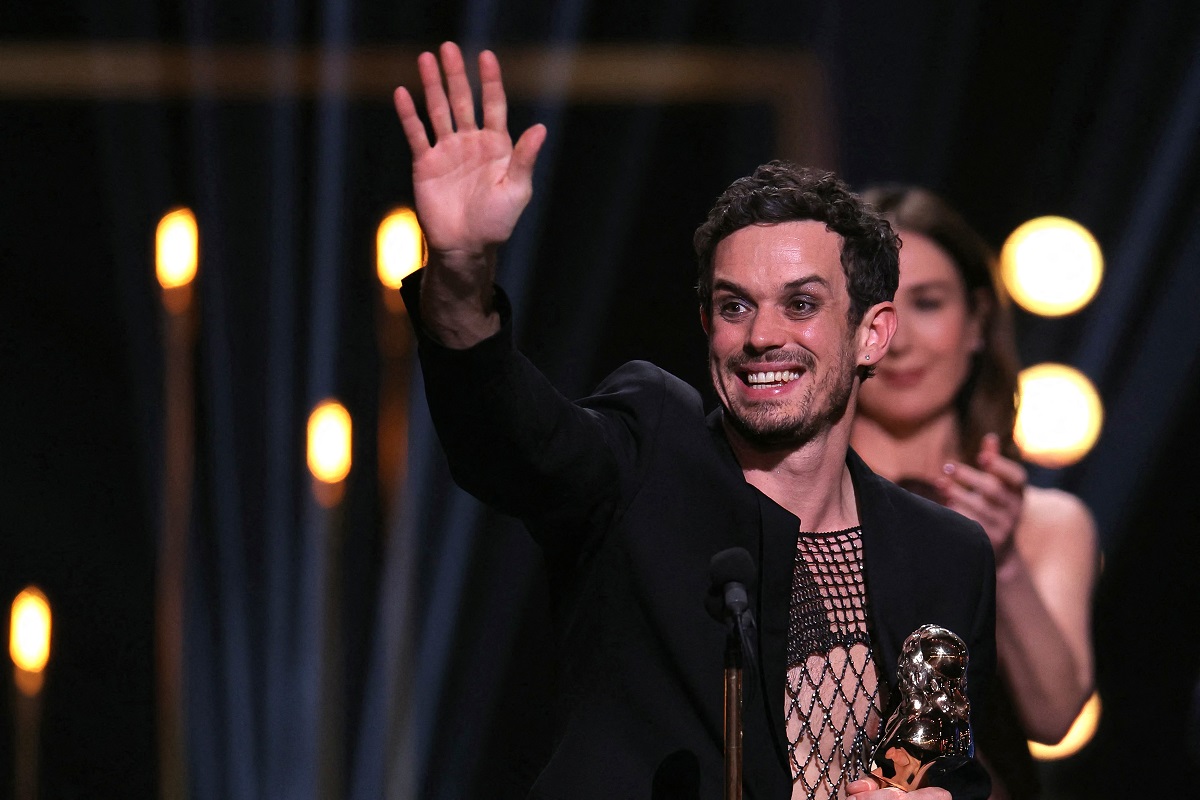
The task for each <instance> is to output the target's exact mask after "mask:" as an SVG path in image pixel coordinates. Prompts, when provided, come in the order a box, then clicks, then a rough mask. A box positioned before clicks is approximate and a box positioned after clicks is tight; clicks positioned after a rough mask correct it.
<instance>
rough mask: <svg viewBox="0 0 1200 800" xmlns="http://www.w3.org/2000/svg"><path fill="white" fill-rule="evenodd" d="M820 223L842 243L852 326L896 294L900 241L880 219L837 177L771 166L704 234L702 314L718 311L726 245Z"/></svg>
mask: <svg viewBox="0 0 1200 800" xmlns="http://www.w3.org/2000/svg"><path fill="white" fill-rule="evenodd" d="M798 220H816V221H817V222H824V223H825V227H826V228H827V229H828V230H831V231H833V232H834V233H836V234H838V235H840V236H841V237H842V269H843V270H844V271H845V273H846V286H847V288H848V290H849V293H850V323H851V324H852V325H857V324H858V323H859V322H861V321H862V318H863V314H864V313H865V312H866V310H867V309H868V308H870V307H871V306H873V305H875V304H876V303H881V302H883V301H884V300H892V299H893V298H894V297H895V296H896V285H897V284H898V283H899V282H900V261H899V252H900V243H899V239H897V237H896V234H895V233H894V232H893V231H892V227H891V225H890V224H888V222H887V220H885V219H884V218H883V217H881V216H880V215H879V214H877V213H875V212H874V211H873V210H872V209H871V207H870V206H868V205H867V204H865V203H864V202H863V201H862V200H861V199H860V198H859V197H858V196H857V195H855V194H854V193H853V192H851V191H850V189H849V187H848V186H846V184H845V183H843V182H842V181H840V180H839V179H838V178H837V177H836V176H835V175H834V174H833V173H831V172H824V171H820V170H814V169H809V168H807V167H799V166H796V165H795V164H791V163H788V162H786V161H770V162H768V163H766V164H763V165H762V166H760V167H758V168H757V169H756V170H754V173H753V174H751V175H749V176H748V177H745V178H739V179H738V180H736V181H734V182H733V183H732V184H730V186H729V188H728V189H726V190H725V191H724V192H723V193H722V194H721V196H720V197H719V198H717V202H716V205H714V206H713V207H712V210H711V211H709V212H708V219H706V220H705V221H704V224H703V225H701V226H700V227H699V228H697V229H696V235H695V236H694V237H693V239H692V243H693V245H694V246H695V248H696V256H697V258H698V260H699V264H698V281H697V284H696V291H697V293H698V294H699V296H700V305H701V308H703V309H705V310H706V311H709V310H711V307H712V282H713V253H714V252H715V251H716V249H717V245H718V244H719V243H720V242H721V240H722V239H724V238H725V237H727V236H729V235H730V234H732V233H734V232H735V231H738V230H741V229H742V228H745V227H748V226H750V225H773V224H775V223H779V222H793V221H798Z"/></svg>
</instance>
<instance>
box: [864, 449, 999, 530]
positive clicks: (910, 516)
mask: <svg viewBox="0 0 1200 800" xmlns="http://www.w3.org/2000/svg"><path fill="white" fill-rule="evenodd" d="M851 460H852V461H854V460H857V461H858V464H859V471H860V473H859V477H858V480H857V483H858V484H859V486H860V487H861V489H862V494H863V499H864V501H865V502H866V503H867V504H868V505H870V507H871V508H870V511H869V512H868V513H871V515H872V516H878V517H879V518H883V519H887V520H888V522H889V523H890V524H891V525H895V526H899V527H901V528H903V529H905V530H906V531H907V532H909V533H917V534H919V535H922V536H925V537H929V538H932V539H938V540H941V539H946V540H948V541H950V542H955V543H962V542H964V541H968V542H970V541H973V542H975V543H977V544H979V545H980V546H982V545H984V544H987V535H986V534H985V533H984V532H983V528H982V527H980V525H979V523H978V522H976V521H974V520H972V519H969V518H967V517H964V516H963V515H962V514H959V513H958V512H957V511H954V510H952V509H949V508H947V507H945V506H943V505H942V504H941V503H938V502H936V501H934V500H931V499H929V498H927V497H922V496H921V495H919V494H917V493H916V492H913V491H910V490H908V489H905V488H904V487H902V486H899V485H897V484H895V483H892V482H891V481H890V480H888V479H887V478H884V477H883V476H882V475H877V474H875V473H874V472H872V471H871V470H870V468H869V467H867V466H866V465H865V464H864V463H863V462H862V461H861V459H858V458H857V456H856V455H854V451H851ZM852 468H853V467H852ZM964 537H965V538H964ZM989 546H990V545H989Z"/></svg>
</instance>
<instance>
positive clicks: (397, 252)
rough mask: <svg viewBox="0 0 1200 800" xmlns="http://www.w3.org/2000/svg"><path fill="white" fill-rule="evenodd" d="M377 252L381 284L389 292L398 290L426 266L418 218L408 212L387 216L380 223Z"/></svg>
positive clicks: (376, 237) (397, 210) (407, 210)
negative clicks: (410, 276) (403, 282)
mask: <svg viewBox="0 0 1200 800" xmlns="http://www.w3.org/2000/svg"><path fill="white" fill-rule="evenodd" d="M375 250H376V270H377V272H378V273H379V281H380V282H381V283H382V284H383V285H384V286H386V287H388V288H389V289H399V288H400V283H401V282H402V281H403V280H404V279H405V278H407V277H408V276H409V275H411V274H412V273H414V272H416V271H417V270H418V269H420V268H421V267H423V266H425V240H424V239H423V238H422V236H421V226H420V225H419V224H418V223H417V215H416V214H415V213H414V212H413V211H412V210H411V209H408V208H398V209H396V210H395V211H393V212H392V213H390V214H388V215H387V216H386V217H385V218H384V220H383V222H381V223H379V232H378V233H377V234H376V235H375Z"/></svg>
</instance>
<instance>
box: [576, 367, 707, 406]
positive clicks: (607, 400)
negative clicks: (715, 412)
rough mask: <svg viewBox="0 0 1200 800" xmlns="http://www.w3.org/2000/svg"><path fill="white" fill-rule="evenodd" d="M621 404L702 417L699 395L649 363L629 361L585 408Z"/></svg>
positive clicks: (609, 376) (607, 380) (596, 393)
mask: <svg viewBox="0 0 1200 800" xmlns="http://www.w3.org/2000/svg"><path fill="white" fill-rule="evenodd" d="M614 403H616V404H619V405H627V406H634V407H639V408H646V409H648V410H649V409H652V408H655V407H674V408H676V409H678V410H680V411H682V410H686V411H691V412H694V413H696V414H699V415H701V416H703V414H704V403H703V401H702V399H701V397H700V392H699V391H697V390H696V388H695V387H694V386H692V385H691V384H689V383H688V382H686V381H684V380H683V379H681V378H679V377H677V376H675V375H673V374H671V373H670V372H667V371H666V370H665V369H663V368H662V367H659V366H658V365H656V364H652V363H650V362H649V361H627V362H626V363H624V364H622V365H621V366H619V367H617V368H616V369H615V370H613V371H612V372H611V373H609V374H608V376H607V377H606V378H605V379H604V380H602V381H601V382H600V384H599V385H598V386H597V387H596V391H595V392H594V393H593V394H592V396H591V397H589V398H587V399H586V400H585V401H583V404H584V405H589V406H596V405H610V404H614Z"/></svg>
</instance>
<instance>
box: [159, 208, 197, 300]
mask: <svg viewBox="0 0 1200 800" xmlns="http://www.w3.org/2000/svg"><path fill="white" fill-rule="evenodd" d="M199 253H200V230H199V228H198V227H197V226H196V215H195V214H193V213H192V212H191V209H187V208H177V209H175V210H174V211H171V212H170V213H168V214H166V215H165V216H164V217H163V218H162V219H161V220H160V221H159V223H158V230H157V232H156V233H155V236H154V266H155V273H156V274H157V275H158V283H159V285H161V286H162V287H163V288H164V289H176V288H179V287H180V286H186V285H188V284H189V283H191V282H192V280H193V279H194V278H195V277H196V265H197V264H198V263H199V261H200V255H199Z"/></svg>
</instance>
